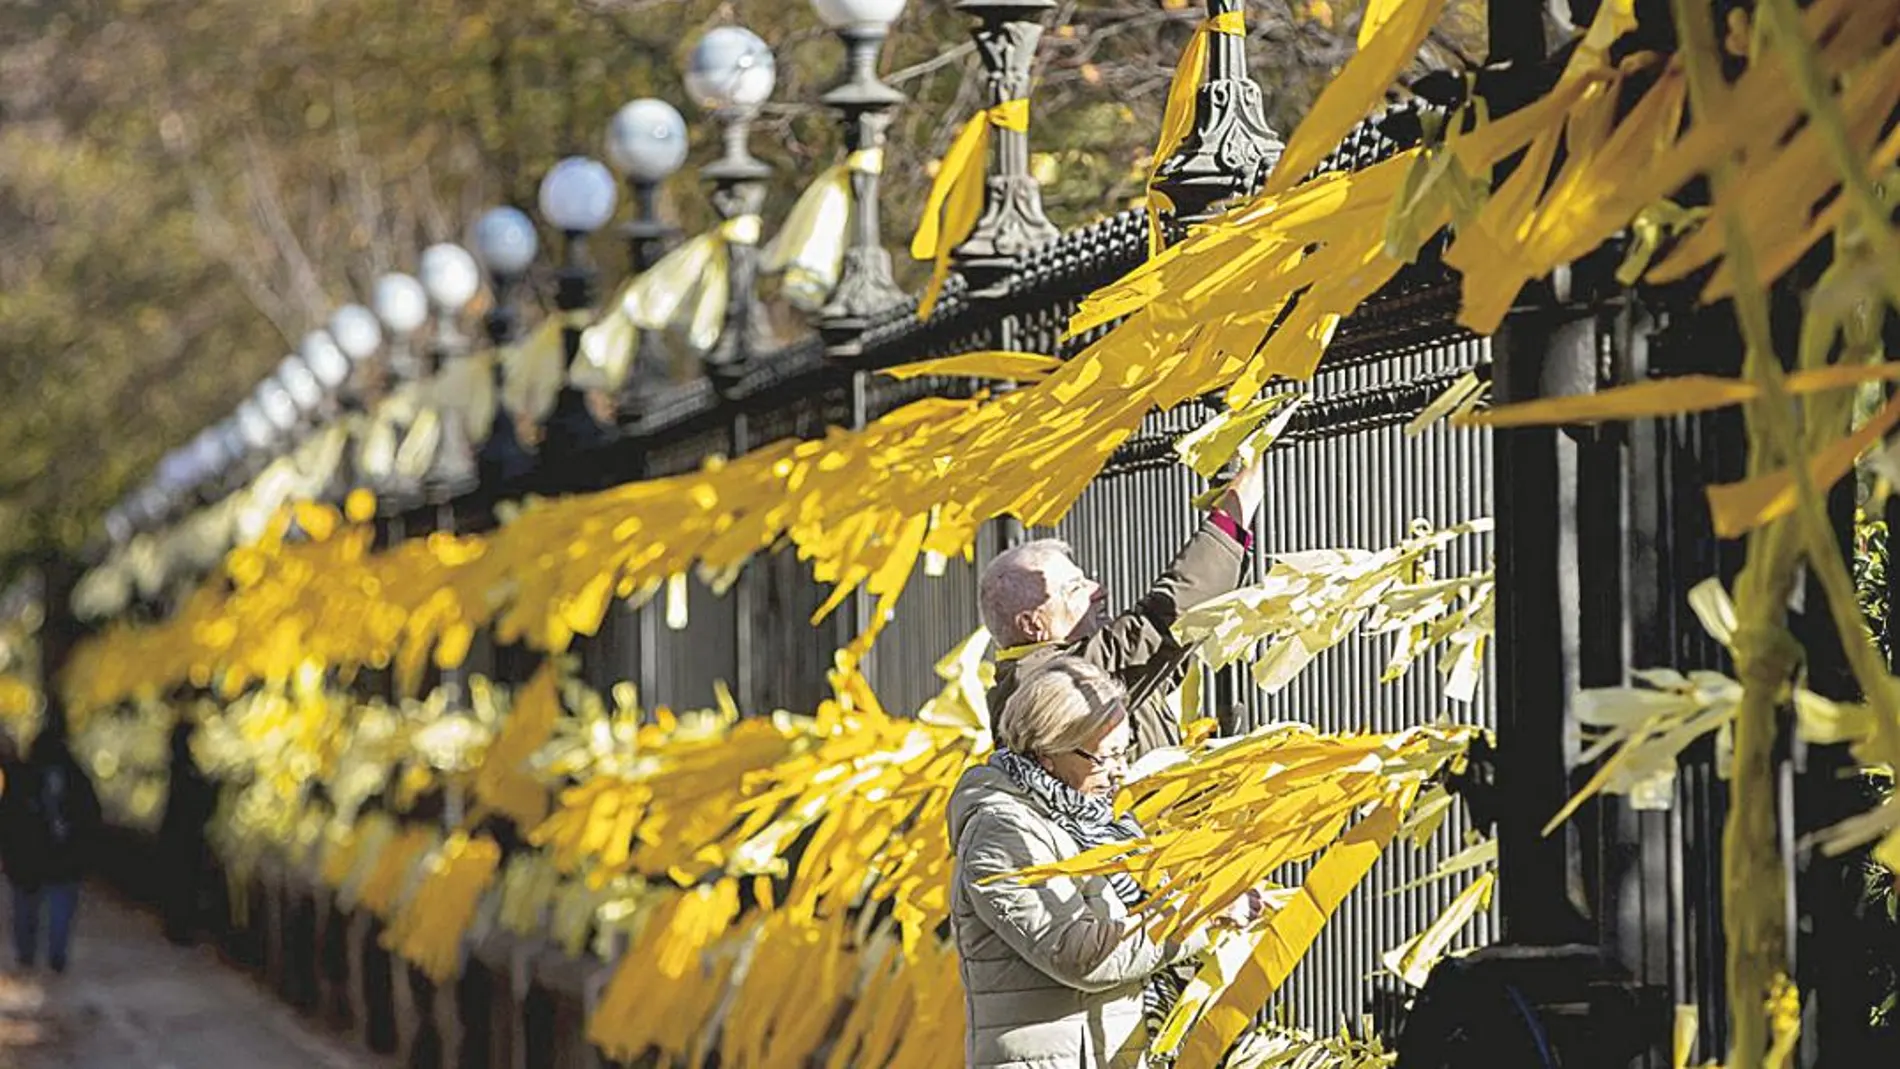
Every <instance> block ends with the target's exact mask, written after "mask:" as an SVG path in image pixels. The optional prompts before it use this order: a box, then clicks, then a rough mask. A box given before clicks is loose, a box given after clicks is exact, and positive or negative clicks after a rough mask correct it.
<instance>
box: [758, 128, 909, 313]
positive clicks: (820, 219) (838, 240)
mask: <svg viewBox="0 0 1900 1069" xmlns="http://www.w3.org/2000/svg"><path fill="white" fill-rule="evenodd" d="M883 172H884V150H883V149H881V148H873V149H859V150H858V151H856V152H853V153H851V154H849V155H847V156H846V157H845V158H844V160H843V161H842V162H840V163H837V164H834V165H832V166H831V167H828V168H826V169H825V171H824V173H823V174H820V175H819V176H818V177H817V178H815V179H813V180H812V183H811V185H809V186H806V187H805V192H803V193H801V194H799V197H798V201H797V203H795V204H793V205H792V210H791V211H790V212H788V213H786V216H785V222H784V223H783V224H781V225H780V226H779V229H778V233H776V234H774V235H772V240H771V241H770V242H767V243H766V246H765V248H764V249H763V250H761V252H760V254H759V270H760V271H761V272H762V273H764V274H767V275H781V276H783V278H784V281H783V282H782V283H781V292H783V293H784V294H785V296H786V298H787V299H788V300H789V301H791V303H792V305H793V306H794V307H797V308H800V309H803V310H804V311H807V312H814V311H817V310H818V309H819V308H821V307H823V306H824V303H825V301H826V300H827V299H828V298H829V297H830V296H831V291H832V290H834V289H836V288H837V286H838V275H839V273H840V272H841V271H842V270H843V268H844V249H845V244H846V241H847V234H848V228H849V227H850V225H851V212H852V204H851V176H852V175H853V174H882V173H883Z"/></svg>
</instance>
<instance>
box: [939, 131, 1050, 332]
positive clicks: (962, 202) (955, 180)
mask: <svg viewBox="0 0 1900 1069" xmlns="http://www.w3.org/2000/svg"><path fill="white" fill-rule="evenodd" d="M993 126H1000V127H1002V128H1003V129H1005V130H1014V131H1016V132H1017V133H1019V134H1025V133H1028V132H1029V101H1028V100H1027V99H1017V100H1006V101H1004V102H1003V103H1001V104H998V105H996V106H995V107H993V108H985V109H983V110H982V111H980V112H978V113H977V114H975V115H972V116H970V121H969V122H966V123H964V124H963V129H962V130H960V131H958V132H957V139H956V140H955V141H952V142H951V143H950V151H949V152H946V153H944V156H943V161H942V163H941V164H940V165H939V166H938V168H937V177H936V180H935V181H933V182H931V183H930V196H929V197H928V198H926V199H925V200H924V217H923V219H922V221H920V222H919V223H918V224H917V233H916V235H915V236H913V237H912V238H911V239H910V255H911V258H912V259H915V260H932V261H935V264H936V266H935V267H933V268H932V269H931V272H930V282H929V284H928V285H926V286H925V287H924V295H923V297H922V298H921V299H919V300H918V302H917V318H919V319H928V318H930V313H931V312H932V311H933V310H934V309H935V308H936V307H937V298H938V297H939V296H941V295H942V293H943V283H944V279H946V278H948V277H949V276H950V252H951V250H953V249H955V248H956V247H957V246H958V245H961V244H963V242H964V240H965V239H966V238H968V237H969V236H970V231H972V230H974V229H976V221H977V218H978V217H979V216H981V215H982V214H983V175H984V172H985V166H986V164H987V163H988V161H989V156H990V128H991V127H993Z"/></svg>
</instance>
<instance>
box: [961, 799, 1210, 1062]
mask: <svg viewBox="0 0 1900 1069" xmlns="http://www.w3.org/2000/svg"><path fill="white" fill-rule="evenodd" d="M950 843H951V849H952V850H953V851H954V852H955V854H956V858H957V862H956V876H955V878H954V879H953V880H952V881H951V887H950V923H951V927H952V929H953V930H954V932H955V935H956V943H957V957H958V959H959V968H960V971H961V973H962V977H963V995H964V1011H965V1021H966V1025H965V1029H966V1030H965V1036H966V1039H965V1047H964V1063H965V1065H967V1066H969V1067H970V1069H1030V1067H1033V1069H1137V1067H1139V1066H1141V1065H1142V1062H1143V1057H1142V1055H1143V1051H1144V1049H1145V1048H1146V1046H1147V1038H1148V1037H1147V1035H1146V1030H1145V1028H1144V1027H1143V1022H1142V999H1141V991H1142V985H1143V982H1144V981H1145V980H1147V978H1148V977H1149V976H1150V975H1152V974H1153V973H1154V972H1155V971H1157V970H1159V969H1161V968H1162V967H1163V966H1166V965H1169V964H1172V963H1174V962H1176V961H1179V960H1181V959H1183V958H1186V957H1191V956H1192V955H1194V954H1196V953H1199V952H1200V950H1201V948H1202V947H1203V946H1204V941H1203V940H1202V939H1200V938H1199V937H1198V936H1197V937H1194V938H1191V939H1188V940H1186V941H1182V942H1174V941H1168V942H1156V941H1155V940H1153V939H1151V938H1149V937H1148V936H1147V935H1146V934H1145V933H1144V932H1142V931H1141V930H1140V929H1139V928H1137V929H1135V930H1134V931H1132V932H1128V931H1126V929H1127V928H1128V921H1127V916H1128V911H1127V910H1126V909H1125V908H1124V907H1123V906H1122V903H1121V900H1120V899H1119V898H1117V897H1116V896H1115V893H1114V892H1113V891H1112V890H1111V889H1110V888H1109V886H1108V881H1107V880H1106V879H1104V878H1102V877H1099V876H1096V877H1089V878H1086V879H1083V880H1081V881H1079V882H1078V881H1075V880H1069V879H1054V880H1050V881H1048V882H1046V883H1040V884H1024V883H1020V882H1018V881H1015V880H1003V881H999V882H997V883H991V884H988V885H984V884H983V883H982V881H983V880H985V879H986V878H988V877H991V876H997V875H1002V874H1005V873H1010V872H1014V871H1016V870H1018V869H1021V868H1024V867H1026V866H1029V865H1041V864H1047V863H1049V862H1054V861H1061V860H1063V859H1066V858H1071V857H1074V856H1076V855H1077V854H1079V853H1081V852H1082V851H1081V849H1080V848H1079V847H1078V846H1077V845H1076V842H1075V839H1074V838H1073V837H1071V836H1070V835H1069V834H1068V833H1067V832H1066V831H1064V830H1063V829H1062V828H1061V827H1060V826H1059V825H1057V824H1056V822H1055V820H1054V819H1053V818H1052V817H1051V816H1050V815H1049V813H1048V811H1047V810H1046V809H1044V808H1043V807H1042V805H1041V803H1039V802H1037V801H1036V800H1035V799H1034V798H1032V797H1031V796H1030V795H1028V794H1027V793H1025V792H1024V791H1022V790H1021V789H1020V788H1019V787H1017V786H1016V784H1015V783H1014V782H1013V781H1012V780H1010V778H1009V777H1008V776H1006V775H1004V774H1003V773H1002V772H1001V771H999V770H997V769H995V768H992V767H990V766H988V765H979V766H977V767H974V768H971V769H969V770H968V771H966V772H965V773H964V774H963V778H962V779H961V780H959V781H958V782H957V787H956V790H955V792H954V793H953V794H952V795H951V798H950Z"/></svg>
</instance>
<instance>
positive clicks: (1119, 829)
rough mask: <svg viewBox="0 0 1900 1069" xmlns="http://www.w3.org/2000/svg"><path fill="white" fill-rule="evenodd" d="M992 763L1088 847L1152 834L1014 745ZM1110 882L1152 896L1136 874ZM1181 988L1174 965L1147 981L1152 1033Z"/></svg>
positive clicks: (1128, 896) (1130, 894) (1119, 892)
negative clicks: (1117, 814) (1053, 774)
mask: <svg viewBox="0 0 1900 1069" xmlns="http://www.w3.org/2000/svg"><path fill="white" fill-rule="evenodd" d="M990 764H991V765H993V766H995V768H996V769H997V770H998V771H1000V772H1002V773H1003V774H1004V775H1006V776H1008V777H1009V778H1010V782H1012V783H1014V784H1016V786H1018V787H1021V788H1022V789H1023V790H1025V791H1027V792H1028V793H1029V796H1030V797H1032V798H1034V799H1035V800H1036V801H1038V802H1040V803H1041V804H1042V807H1043V808H1044V809H1045V810H1047V811H1048V812H1049V814H1050V815H1051V816H1053V817H1054V818H1055V822H1056V826H1057V827H1060V828H1061V829H1062V830H1063V831H1066V832H1068V833H1069V837H1070V838H1072V839H1074V840H1075V841H1076V844H1077V845H1079V846H1080V847H1082V849H1084V850H1092V849H1094V848H1095V847H1098V846H1104V845H1107V844H1109V843H1125V842H1129V841H1130V840H1133V839H1139V838H1141V837H1142V836H1143V835H1145V834H1146V833H1145V832H1143V831H1142V830H1141V824H1140V822H1138V821H1137V820H1135V817H1134V814H1132V813H1128V814H1123V815H1122V816H1120V817H1117V816H1116V815H1115V810H1114V808H1113V807H1111V806H1110V805H1109V804H1108V799H1106V798H1100V797H1097V796H1095V795H1092V794H1083V793H1082V792H1081V791H1078V790H1076V789H1075V788H1074V787H1071V786H1069V785H1068V784H1066V783H1064V782H1062V781H1061V780H1059V779H1057V778H1055V777H1054V776H1052V775H1050V774H1049V771H1048V770H1047V769H1045V768H1043V767H1042V766H1041V765H1039V764H1037V763H1036V762H1035V761H1034V760H1032V759H1030V758H1027V757H1024V756H1023V755H1022V754H1019V753H1017V752H1015V751H1014V750H1006V749H1003V748H1001V747H998V748H997V749H996V752H995V753H993V754H991V755H990ZM1108 886H1109V889H1110V890H1111V891H1113V892H1115V897H1116V898H1118V899H1120V900H1121V903H1122V905H1123V906H1126V907H1128V908H1130V909H1133V908H1134V907H1135V905H1136V904H1137V903H1139V902H1141V901H1142V900H1143V899H1145V898H1146V897H1147V894H1146V893H1145V892H1144V891H1142V889H1141V885H1140V884H1138V883H1136V882H1135V878H1134V877H1133V876H1130V875H1128V874H1127V873H1125V872H1116V873H1110V874H1109V876H1108ZM1181 989H1182V983H1181V978H1180V977H1179V976H1177V975H1176V974H1175V973H1174V972H1173V971H1171V970H1169V969H1162V970H1160V971H1158V972H1156V973H1155V974H1154V975H1153V976H1150V977H1149V978H1148V980H1147V982H1146V983H1144V984H1143V985H1142V991H1141V996H1142V998H1141V1001H1142V1011H1143V1016H1144V1017H1146V1018H1147V1020H1148V1028H1149V1032H1150V1034H1153V1032H1154V1030H1155V1029H1157V1028H1159V1027H1160V1025H1161V1022H1162V1021H1165V1020H1166V1019H1167V1017H1168V1014H1169V1012H1171V1011H1172V1010H1173V1008H1174V1003H1175V1000H1177V999H1178V998H1179V997H1180V995H1181Z"/></svg>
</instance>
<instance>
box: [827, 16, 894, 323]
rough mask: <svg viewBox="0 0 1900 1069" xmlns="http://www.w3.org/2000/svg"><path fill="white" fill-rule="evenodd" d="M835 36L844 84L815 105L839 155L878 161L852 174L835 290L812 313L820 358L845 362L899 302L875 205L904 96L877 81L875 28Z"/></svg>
mask: <svg viewBox="0 0 1900 1069" xmlns="http://www.w3.org/2000/svg"><path fill="white" fill-rule="evenodd" d="M839 36H840V37H842V38H843V39H844V44H845V54H846V63H847V67H846V71H847V73H846V76H845V81H844V83H843V84H842V85H839V86H838V87H837V88H835V89H832V90H831V91H830V92H828V93H826V94H825V95H824V97H823V100H824V102H825V103H826V104H829V105H830V106H831V107H833V108H836V109H837V110H838V112H839V113H840V114H841V115H842V116H843V119H844V144H845V150H846V151H847V152H849V153H852V154H853V156H856V155H857V154H858V153H867V154H873V155H874V158H877V159H878V160H879V166H878V167H854V168H852V171H851V230H850V235H849V239H850V240H849V244H847V245H846V246H845V251H844V263H843V265H842V266H841V267H840V269H839V272H838V285H837V288H835V289H834V290H832V292H831V298H830V300H828V301H827V302H826V303H825V306H824V307H823V308H822V309H820V310H819V312H818V332H819V335H820V336H821V337H823V338H824V339H825V348H826V352H827V353H828V354H829V355H831V356H834V357H852V356H857V355H858V354H859V353H861V352H862V351H863V336H864V331H865V328H866V327H868V326H870V325H871V322H872V319H873V317H875V316H876V315H877V314H878V313H880V312H884V311H886V310H887V309H890V308H892V307H894V306H899V305H902V304H903V303H904V300H905V295H904V291H903V290H901V289H899V288H898V286H897V283H896V282H895V281H894V280H893V279H892V278H891V254H890V251H889V250H887V249H886V248H885V247H884V236H883V227H882V225H881V224H880V221H879V216H878V204H877V190H878V178H879V171H880V170H881V169H882V156H883V152H884V137H885V134H886V132H887V131H888V130H889V129H890V125H891V118H892V113H893V112H895V111H896V110H897V106H898V105H899V104H902V103H903V102H904V94H902V93H900V92H898V91H897V90H895V89H893V88H891V87H890V86H888V85H886V84H884V82H883V80H882V79H880V78H879V77H878V75H877V61H878V56H879V54H880V53H881V52H882V50H883V46H884V37H885V31H884V30H883V29H882V28H873V27H863V26H860V27H853V28H850V29H846V30H841V31H839Z"/></svg>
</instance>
